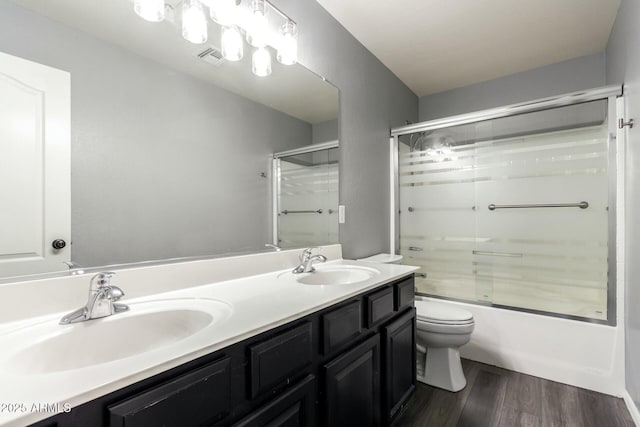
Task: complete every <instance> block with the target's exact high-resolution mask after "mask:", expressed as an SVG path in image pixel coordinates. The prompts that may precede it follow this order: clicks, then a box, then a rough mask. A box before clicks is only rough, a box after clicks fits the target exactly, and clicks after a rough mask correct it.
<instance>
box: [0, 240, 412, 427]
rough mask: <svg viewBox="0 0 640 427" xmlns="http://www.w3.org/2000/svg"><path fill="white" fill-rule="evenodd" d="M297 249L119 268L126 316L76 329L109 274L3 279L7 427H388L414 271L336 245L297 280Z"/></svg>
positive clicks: (403, 362) (400, 380) (403, 382)
mask: <svg viewBox="0 0 640 427" xmlns="http://www.w3.org/2000/svg"><path fill="white" fill-rule="evenodd" d="M299 253H300V251H299V250H291V251H282V252H270V253H261V254H253V255H246V256H236V257H228V258H219V259H208V260H197V261H189V262H177V263H169V264H160V265H149V266H142V267H140V266H138V267H135V268H128V269H127V268H125V269H121V270H117V271H116V272H115V274H113V275H112V277H110V281H108V282H105V283H106V284H107V285H108V286H111V285H112V284H113V286H114V287H115V285H116V284H117V286H118V288H119V289H118V288H116V289H118V291H119V290H120V289H121V290H122V291H123V292H124V294H125V296H123V297H122V298H120V297H121V295H120V294H118V293H117V292H116V294H117V298H115V299H116V300H119V301H118V303H117V304H120V306H121V307H122V306H125V307H128V309H122V310H121V312H117V313H115V314H112V315H106V316H104V317H99V318H96V319H90V320H85V319H79V320H77V321H73V322H68V321H67V322H65V321H62V323H67V324H60V323H61V319H63V316H65V318H66V319H67V320H68V317H66V315H69V314H70V312H72V310H74V309H77V308H78V307H83V306H85V305H86V304H87V301H86V300H87V291H88V290H89V281H90V279H91V277H95V275H96V274H97V273H99V272H87V273H86V274H81V275H75V276H61V277H54V278H46V279H40V280H32V281H23V282H17V283H5V284H0V304H1V308H2V310H0V322H1V323H0V348H2V349H3V350H2V354H1V355H0V403H2V405H4V406H3V410H2V411H0V425H2V426H14V425H15V426H18V425H20V426H21V425H27V424H32V423H35V425H38V426H78V425H92V426H99V425H103V426H150V425H176V426H200V425H241V426H262V425H270V426H277V425H282V426H284V425H329V426H338V425H388V424H389V423H390V422H391V421H392V420H393V418H394V417H395V416H396V415H397V413H398V411H399V409H400V408H401V407H402V405H403V404H404V403H406V400H407V398H408V397H409V396H410V394H411V392H412V391H413V389H414V387H415V310H414V308H413V295H414V283H413V271H414V270H415V268H413V267H409V266H403V265H392V264H372V263H365V262H359V261H347V260H343V259H342V258H341V248H340V245H331V246H325V247H322V248H321V249H320V251H319V253H322V254H323V256H324V257H326V258H327V260H326V262H323V263H317V264H316V265H315V267H316V269H317V270H316V271H314V272H297V273H294V272H293V271H292V269H293V268H294V267H295V266H296V265H298V264H299V262H298V255H299ZM90 297H91V295H90ZM90 300H91V298H90ZM125 304H126V305H125ZM73 313H76V314H77V310H76V312H72V313H71V314H73ZM85 314H86V313H85ZM9 405H10V406H9Z"/></svg>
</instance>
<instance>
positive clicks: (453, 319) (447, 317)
mask: <svg viewBox="0 0 640 427" xmlns="http://www.w3.org/2000/svg"><path fill="white" fill-rule="evenodd" d="M416 314H417V317H418V320H422V321H424V322H432V323H446V324H461V323H470V322H473V314H471V313H470V312H468V311H467V310H463V309H461V308H457V307H452V306H450V305H445V304H439V303H437V302H431V301H416Z"/></svg>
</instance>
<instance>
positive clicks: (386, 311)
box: [364, 286, 393, 328]
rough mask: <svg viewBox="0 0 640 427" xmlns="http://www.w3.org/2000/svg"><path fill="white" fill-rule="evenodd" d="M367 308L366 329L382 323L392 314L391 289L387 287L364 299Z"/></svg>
mask: <svg viewBox="0 0 640 427" xmlns="http://www.w3.org/2000/svg"><path fill="white" fill-rule="evenodd" d="M364 301H365V304H366V307H367V327H368V328H371V327H372V326H374V325H376V324H378V323H380V322H382V321H383V320H385V319H386V318H388V317H389V316H391V315H392V314H393V287H391V286H388V287H386V288H384V289H381V290H379V291H376V292H374V293H372V294H369V295H367V296H366V297H364Z"/></svg>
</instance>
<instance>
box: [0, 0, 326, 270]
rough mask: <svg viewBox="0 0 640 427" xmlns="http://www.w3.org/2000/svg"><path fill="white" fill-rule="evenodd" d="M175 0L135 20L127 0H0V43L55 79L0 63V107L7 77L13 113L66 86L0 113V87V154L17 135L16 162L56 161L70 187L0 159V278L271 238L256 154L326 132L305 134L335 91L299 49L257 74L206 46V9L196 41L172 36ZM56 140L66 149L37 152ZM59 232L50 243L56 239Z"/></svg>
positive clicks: (264, 170) (209, 252) (9, 56)
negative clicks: (44, 106)
mask: <svg viewBox="0 0 640 427" xmlns="http://www.w3.org/2000/svg"><path fill="white" fill-rule="evenodd" d="M178 3H179V2H176V4H171V1H169V2H168V4H170V5H171V6H174V8H173V10H174V12H175V13H174V15H173V22H171V21H172V20H171V19H165V21H164V22H155V23H150V22H146V21H144V20H142V19H140V18H139V17H138V16H137V15H136V14H135V13H134V11H133V3H132V2H131V1H129V0H117V1H100V0H83V1H81V2H80V1H76V0H57V1H55V2H43V1H40V0H13V1H9V0H0V52H1V53H2V54H4V56H2V57H1V58H2V59H6V61H7V63H8V62H12V61H13V62H16V63H17V62H20V61H22V62H21V64H22V65H24V64H31V65H34V67H35V68H34V69H35V70H36V73H39V72H42V73H46V72H47V70H52V71H53V72H54V74H56V75H59V76H61V80H64V79H65V76H66V81H67V83H69V84H68V86H67V89H65V90H62V89H60V88H61V87H62V86H54V87H52V88H44V89H43V88H41V87H39V84H38V83H37V82H38V81H40V80H41V79H40V80H38V79H37V78H36V79H33V78H32V77H33V76H30V75H27V76H25V75H23V74H21V73H22V71H21V70H23V68H22V65H20V66H17V67H14V68H12V69H10V68H8V67H4V66H3V67H0V91H2V92H1V93H0V98H2V99H5V101H6V102H5V105H4V107H6V106H7V103H9V104H10V105H13V104H12V103H13V101H7V99H9V98H8V97H7V96H6V95H7V94H8V93H9V92H11V93H12V96H14V98H15V97H16V96H17V97H18V98H20V97H21V96H22V98H21V102H23V103H22V104H20V105H22V106H23V107H24V108H21V109H20V111H23V112H29V111H39V110H37V109H33V108H31V107H30V105H39V104H37V103H38V102H39V101H38V97H39V96H42V95H38V94H43V93H44V94H45V95H46V96H47V99H48V100H50V99H54V98H53V95H51V96H50V93H55V94H56V96H58V97H59V99H61V100H62V101H64V100H65V99H66V104H65V103H64V102H61V103H60V105H59V106H60V109H59V114H58V116H57V117H62V118H63V119H64V120H58V119H55V117H54V116H52V115H51V114H50V113H49V112H46V111H45V113H44V115H40V116H38V117H35V116H33V117H22V118H20V117H18V118H16V117H13V116H11V117H10V116H5V114H8V113H7V111H8V108H4V107H3V105H2V101H0V115H2V117H0V135H3V139H2V141H0V144H4V145H3V146H0V154H1V155H2V156H3V160H4V161H5V163H11V162H12V161H13V160H7V159H8V157H7V156H5V154H6V153H10V152H11V153H14V154H15V152H16V151H15V150H14V151H12V150H13V149H12V148H11V147H10V145H11V146H15V147H21V148H20V150H22V151H20V152H21V153H22V154H25V153H27V154H25V155H24V156H23V157H22V158H21V159H22V160H21V161H24V162H25V163H28V162H31V165H32V166H33V165H34V164H36V165H44V167H41V168H40V169H41V170H40V172H42V171H43V170H48V171H51V170H54V171H56V172H58V173H59V176H60V177H62V178H59V179H58V181H61V182H62V183H66V184H65V185H66V188H67V193H68V195H69V197H68V198H67V199H66V200H64V198H62V199H58V198H57V197H58V194H59V193H58V192H56V191H53V192H49V193H46V192H47V191H48V183H49V181H48V180H47V179H45V178H42V179H40V178H37V179H31V178H29V176H31V175H28V174H27V175H25V174H22V175H16V176H13V175H11V176H8V175H7V174H6V173H7V171H8V170H10V168H5V169H4V172H5V175H2V178H3V179H2V183H1V185H3V186H5V187H3V188H2V189H0V195H2V197H3V201H4V202H7V204H8V205H12V206H14V205H15V206H17V205H18V204H16V202H18V201H20V202H21V203H20V206H21V208H20V209H22V211H18V210H16V211H15V212H13V213H12V215H13V216H12V218H14V219H15V218H18V219H20V220H21V221H23V223H20V224H18V223H17V221H16V220H13V219H12V220H10V221H8V222H7V223H8V224H9V226H7V227H5V226H4V225H7V224H4V225H3V228H1V229H0V241H1V242H3V244H2V245H0V277H5V278H6V277H8V276H11V277H13V276H17V275H29V274H34V273H42V272H44V271H68V266H67V264H72V265H75V266H79V267H83V268H89V267H99V266H106V265H114V264H126V263H133V262H142V261H159V260H168V259H174V258H182V257H211V256H222V255H226V254H237V253H248V252H255V251H264V250H266V249H265V247H264V244H265V243H267V242H273V240H274V237H273V226H272V222H273V221H272V212H271V207H272V199H273V195H272V185H271V183H272V180H271V179H270V169H271V168H270V159H271V158H272V155H273V153H275V152H280V151H285V150H291V149H295V148H299V147H303V146H307V145H310V144H313V143H314V142H319V141H327V139H322V138H320V137H321V135H320V134H321V133H322V131H323V129H325V128H327V127H331V128H333V127H335V128H336V129H337V117H338V90H337V89H336V88H335V87H334V86H332V85H331V84H329V83H328V82H326V81H325V80H324V79H323V78H321V77H319V76H317V75H315V74H313V73H312V72H310V71H309V70H307V69H305V68H304V67H302V66H301V65H299V64H296V65H288V66H285V65H282V64H280V63H279V62H277V61H273V63H272V73H271V75H270V76H268V77H258V76H256V75H254V74H253V73H252V71H251V55H250V54H247V55H245V56H244V58H243V59H242V60H240V61H236V62H233V61H225V60H221V59H220V58H218V59H216V56H217V54H218V53H219V52H220V46H217V45H216V43H217V41H218V40H220V26H218V25H217V24H214V23H213V22H210V25H209V30H208V31H209V34H208V40H209V41H208V42H206V43H204V44H201V45H196V44H192V43H190V42H188V41H186V40H184V39H183V38H182V37H180V36H179V35H180V33H179V31H180V30H179V24H180V12H179V11H180V7H178V6H179V4H178ZM298 31H299V33H300V34H302V33H304V31H305V29H304V28H299V29H298ZM245 48H246V49H247V51H248V49H249V46H248V45H245ZM267 49H271V48H270V47H267ZM205 52H208V53H205ZM248 53H250V52H249V51H248ZM271 53H272V56H274V55H275V52H274V51H273V50H271ZM218 56H219V55H218ZM23 89H24V91H23V92H24V93H27V94H35V95H33V96H31V95H24V94H23V95H20V93H21V92H20V91H22V90H23ZM50 90H51V91H52V92H50ZM16 94H17V95H16ZM65 105H66V106H65ZM14 110H15V109H14ZM14 110H12V111H11V113H12V114H13V113H14V112H15V111H17V110H15V111H14ZM38 114H40V113H38ZM65 117H66V119H65ZM65 120H66V122H65ZM65 123H66V124H67V125H66V137H59V138H57V139H52V138H50V137H49V136H47V135H46V134H45V135H44V137H43V138H39V137H38V135H40V134H39V133H38V132H37V129H39V127H38V126H43V127H44V128H45V129H54V130H60V129H62V128H64V127H65V126H62V127H61V125H64V124H65ZM3 124H4V125H3ZM8 124H11V126H9V125H8ZM15 124H20V126H14V125H15ZM27 124H28V126H27ZM2 126H6V127H4V128H3V127H2ZM16 130H20V132H18V133H15V132H14V133H13V134H11V135H12V136H11V138H12V139H11V140H10V139H9V138H5V137H4V136H6V135H5V133H7V132H9V131H11V132H13V131H16ZM62 130H65V129H62ZM22 131H25V132H22ZM3 132H4V133H3ZM63 133H64V132H63ZM25 135H27V136H28V137H25ZM60 135H62V134H59V135H58V136H60ZM318 138H320V139H318ZM336 138H337V135H334V136H333V137H332V139H336ZM7 141H12V142H10V143H9V142H7ZM14 143H15V144H14ZM56 144H58V145H56ZM61 144H62V145H64V144H66V150H68V153H70V154H67V155H66V159H67V161H66V163H65V162H64V161H63V162H61V163H59V164H60V166H57V165H55V166H54V164H53V163H52V164H51V166H50V165H49V164H48V163H46V164H45V163H43V162H45V159H44V157H43V155H42V153H47V152H50V151H51V149H52V148H53V147H54V146H55V147H58V148H60V146H61ZM23 148H24V150H23ZM29 153H30V154H29ZM28 156H32V157H28ZM62 157H64V156H62ZM69 158H70V160H69ZM13 169H14V170H15V169H16V167H14V168H13ZM32 169H33V168H32ZM33 170H35V171H36V172H38V170H37V169H33ZM40 172H38V173H40ZM42 173H44V172H42ZM34 176H35V175H34ZM42 176H44V175H42ZM65 176H66V178H65ZM39 183H44V187H43V186H39V185H40V184H39ZM43 192H44V193H43ZM9 195H11V196H9ZM69 199H70V202H69ZM42 200H46V201H47V203H49V204H51V205H56V204H57V205H58V207H61V208H62V209H60V212H61V214H60V215H62V216H63V217H62V223H63V224H65V223H66V224H70V227H68V226H67V227H66V228H65V227H53V228H52V227H49V225H50V221H49V219H48V218H46V215H48V214H49V212H50V209H49V208H48V207H46V206H43V205H42ZM16 209H17V208H16ZM43 215H44V216H43ZM18 225H19V226H20V228H21V229H22V230H27V231H28V233H27V232H24V233H23V232H20V231H18V228H19V227H18ZM58 240H60V241H64V242H65V244H64V245H62V244H61V243H60V242H58V246H62V247H58V248H56V247H55V245H54V242H56V241H58ZM52 255H54V256H55V258H54V260H53V261H51V262H50V261H47V259H50V257H51V256H52ZM39 261H42V262H41V263H39Z"/></svg>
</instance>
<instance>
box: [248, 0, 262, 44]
mask: <svg viewBox="0 0 640 427" xmlns="http://www.w3.org/2000/svg"><path fill="white" fill-rule="evenodd" d="M247 43H249V44H250V45H251V46H253V47H265V46H266V45H267V18H266V17H265V1H264V0H253V3H252V6H251V17H250V18H249V22H248V25H247Z"/></svg>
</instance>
